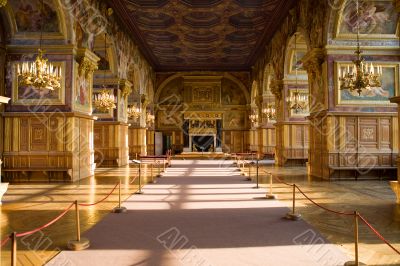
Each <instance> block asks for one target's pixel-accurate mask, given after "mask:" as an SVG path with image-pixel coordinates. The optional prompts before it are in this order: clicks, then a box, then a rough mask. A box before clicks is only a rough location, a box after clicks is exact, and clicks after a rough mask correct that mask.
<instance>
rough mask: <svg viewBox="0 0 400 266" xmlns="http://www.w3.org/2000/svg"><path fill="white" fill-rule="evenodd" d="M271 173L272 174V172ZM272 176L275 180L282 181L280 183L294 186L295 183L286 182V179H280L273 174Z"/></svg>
mask: <svg viewBox="0 0 400 266" xmlns="http://www.w3.org/2000/svg"><path fill="white" fill-rule="evenodd" d="M271 175H272V174H271ZM272 178H274V179H275V180H278V182H280V183H282V184H284V185H286V186H289V187H292V186H293V184H289V183H286V182H285V181H283V180H282V179H280V178H279V177H277V176H272Z"/></svg>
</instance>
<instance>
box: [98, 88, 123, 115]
mask: <svg viewBox="0 0 400 266" xmlns="http://www.w3.org/2000/svg"><path fill="white" fill-rule="evenodd" d="M93 104H94V107H95V108H96V109H97V110H99V111H100V112H108V111H109V110H111V109H115V108H117V107H116V106H115V97H114V94H110V93H109V91H108V90H107V89H105V88H104V89H102V90H101V91H100V92H99V93H97V94H94V95H93Z"/></svg>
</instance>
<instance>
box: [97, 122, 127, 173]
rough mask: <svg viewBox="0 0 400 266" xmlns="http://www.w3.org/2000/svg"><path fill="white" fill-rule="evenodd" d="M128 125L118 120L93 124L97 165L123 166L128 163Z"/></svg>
mask: <svg viewBox="0 0 400 266" xmlns="http://www.w3.org/2000/svg"><path fill="white" fill-rule="evenodd" d="M127 128H128V126H127V125H125V124H121V123H118V122H100V121H96V123H95V124H94V146H95V162H96V164H97V166H123V165H126V164H127V163H128V143H127V140H126V139H127V134H128V129H127Z"/></svg>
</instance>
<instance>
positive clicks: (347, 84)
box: [338, 0, 382, 96]
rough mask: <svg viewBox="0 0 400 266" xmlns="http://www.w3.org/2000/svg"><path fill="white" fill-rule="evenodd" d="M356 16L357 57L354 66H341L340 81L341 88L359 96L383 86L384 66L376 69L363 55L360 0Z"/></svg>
mask: <svg viewBox="0 0 400 266" xmlns="http://www.w3.org/2000/svg"><path fill="white" fill-rule="evenodd" d="M356 16H357V24H356V29H357V48H356V51H355V52H354V53H355V55H356V58H355V59H354V60H353V67H352V68H350V66H348V67H347V69H344V71H342V69H341V67H340V68H339V73H338V76H339V81H340V89H341V90H348V91H350V92H351V93H352V92H354V91H355V92H356V93H357V94H358V96H361V93H362V92H363V91H367V92H368V91H370V90H371V88H374V87H381V86H382V85H381V78H382V66H379V65H378V66H377V70H376V71H375V66H374V65H373V64H372V62H371V63H370V64H369V65H368V63H364V57H363V56H362V50H361V42H360V5H359V0H357V1H356Z"/></svg>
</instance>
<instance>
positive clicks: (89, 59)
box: [76, 48, 100, 79]
mask: <svg viewBox="0 0 400 266" xmlns="http://www.w3.org/2000/svg"><path fill="white" fill-rule="evenodd" d="M99 60H100V58H99V57H98V56H97V55H95V54H94V53H93V52H91V51H89V50H88V49H85V48H82V49H78V50H77V54H76V61H77V62H78V64H79V66H78V75H79V76H82V75H85V78H86V79H87V78H89V76H90V75H92V74H93V72H94V71H95V70H96V69H97V63H98V62H99Z"/></svg>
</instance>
